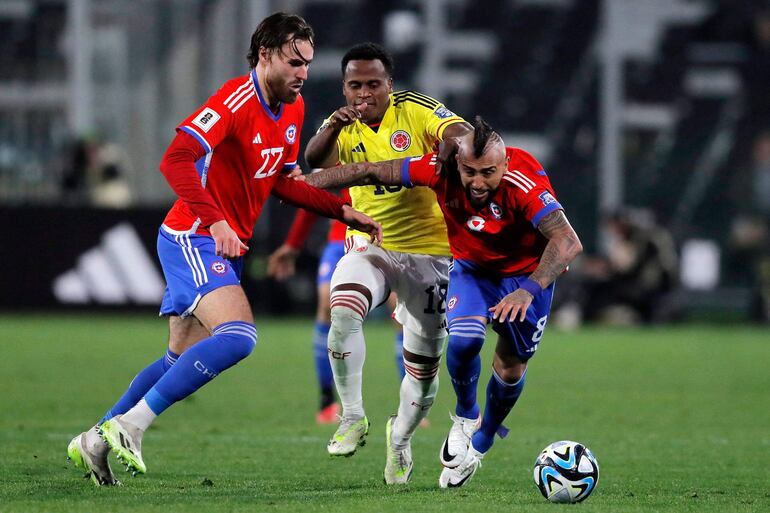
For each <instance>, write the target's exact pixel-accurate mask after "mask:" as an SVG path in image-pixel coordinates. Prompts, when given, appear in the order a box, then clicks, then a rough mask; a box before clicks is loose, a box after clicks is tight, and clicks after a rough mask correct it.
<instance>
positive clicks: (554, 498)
mask: <svg viewBox="0 0 770 513" xmlns="http://www.w3.org/2000/svg"><path fill="white" fill-rule="evenodd" d="M534 474H535V484H536V485H537V488H538V490H540V493H542V494H543V497H545V498H546V499H548V500H549V501H551V502H562V503H563V502H580V501H583V500H585V499H586V498H588V496H589V495H591V492H593V491H594V488H596V483H597V482H599V464H598V463H597V461H596V458H594V455H593V454H592V453H591V451H590V450H588V447H586V446H585V445H583V444H580V443H577V442H571V441H569V440H563V441H561V442H554V443H552V444H551V445H549V446H548V447H546V448H545V449H543V452H541V453H540V455H539V456H538V457H537V460H535V471H534Z"/></svg>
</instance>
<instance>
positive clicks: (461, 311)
mask: <svg viewBox="0 0 770 513" xmlns="http://www.w3.org/2000/svg"><path fill="white" fill-rule="evenodd" d="M527 277H528V276H527V275H521V276H500V275H496V274H493V273H489V272H488V271H483V270H478V269H476V268H475V267H474V266H473V264H472V263H470V262H467V261H463V260H455V261H454V263H453V266H452V269H451V270H450V272H449V289H448V291H447V321H448V322H449V323H451V322H452V321H453V320H454V319H458V318H461V317H471V316H479V317H486V318H487V319H489V323H490V324H491V325H492V328H493V329H494V330H495V331H496V332H497V333H498V334H499V335H500V336H501V337H502V338H504V339H506V340H509V341H510V342H511V344H512V345H513V349H514V351H515V352H516V355H517V356H518V357H519V359H520V360H522V361H527V360H529V359H530V358H532V356H533V355H534V354H535V351H536V350H537V345H538V343H539V342H540V339H541V338H542V337H543V331H545V325H546V323H547V322H548V314H549V313H550V312H551V299H552V298H553V290H554V284H553V283H552V284H551V285H550V286H548V287H547V288H545V289H543V291H542V292H540V293H539V294H538V295H536V296H535V298H534V299H533V300H532V304H531V305H530V306H529V308H528V309H527V316H526V319H525V320H524V321H523V322H519V321H518V320H517V321H514V322H508V321H506V322H497V321H493V320H492V312H490V311H489V309H490V308H492V307H493V306H495V305H496V304H497V303H499V302H500V300H501V299H503V297H505V296H507V295H508V294H510V293H511V292H513V291H514V290H516V289H518V288H519V282H520V281H522V280H524V279H526V278H527Z"/></svg>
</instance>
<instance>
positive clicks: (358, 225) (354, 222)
mask: <svg viewBox="0 0 770 513" xmlns="http://www.w3.org/2000/svg"><path fill="white" fill-rule="evenodd" d="M271 193H272V194H273V195H274V196H276V197H277V198H279V199H280V200H282V201H286V202H288V203H291V204H292V205H294V206H296V207H302V208H304V209H307V210H309V211H311V212H315V213H316V214H319V215H322V216H325V217H330V218H332V219H338V220H340V221H342V222H343V223H345V224H346V225H348V226H350V227H351V228H355V229H356V230H359V231H362V232H364V233H368V234H369V235H370V236H371V238H372V242H374V243H375V244H380V243H381V242H382V226H380V224H379V223H378V222H377V221H375V220H374V219H372V218H371V217H369V216H367V215H364V214H362V213H361V212H359V211H357V210H354V209H353V208H351V206H350V205H348V204H347V203H345V202H344V201H343V200H342V198H339V197H337V196H335V195H334V194H330V193H328V192H326V191H323V190H320V189H316V188H314V187H310V186H309V185H308V184H306V183H303V181H302V180H299V179H297V178H295V179H291V178H287V177H286V176H284V175H281V176H279V177H278V180H276V181H275V185H274V186H273V190H272V191H271Z"/></svg>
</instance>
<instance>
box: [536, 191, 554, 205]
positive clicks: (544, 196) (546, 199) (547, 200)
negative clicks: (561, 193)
mask: <svg viewBox="0 0 770 513" xmlns="http://www.w3.org/2000/svg"><path fill="white" fill-rule="evenodd" d="M538 198H540V201H542V202H543V206H544V207H545V206H547V205H550V204H551V203H556V198H554V197H553V196H551V193H550V192H548V191H545V192H541V193H540V196H538Z"/></svg>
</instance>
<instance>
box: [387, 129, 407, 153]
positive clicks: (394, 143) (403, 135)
mask: <svg viewBox="0 0 770 513" xmlns="http://www.w3.org/2000/svg"><path fill="white" fill-rule="evenodd" d="M411 145H412V137H411V136H410V135H409V133H407V132H406V131H404V130H396V131H395V132H393V135H391V136H390V146H391V147H392V148H393V149H394V150H396V151H406V150H407V149H409V146H411Z"/></svg>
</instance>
